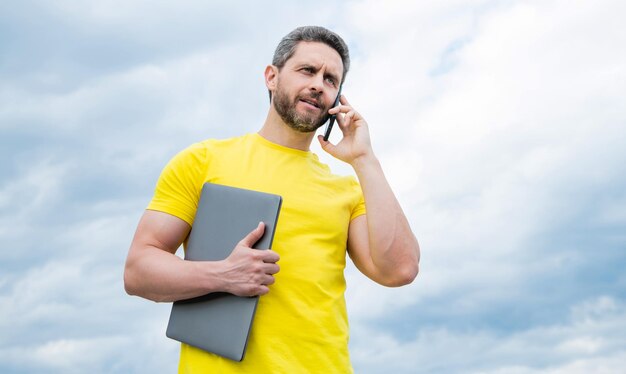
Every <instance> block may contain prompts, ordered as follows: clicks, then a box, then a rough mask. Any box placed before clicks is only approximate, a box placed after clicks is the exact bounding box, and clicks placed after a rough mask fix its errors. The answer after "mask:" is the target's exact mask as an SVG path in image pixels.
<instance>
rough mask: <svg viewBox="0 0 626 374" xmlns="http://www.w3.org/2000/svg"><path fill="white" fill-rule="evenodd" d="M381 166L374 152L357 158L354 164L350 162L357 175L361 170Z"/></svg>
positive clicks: (353, 161)
mask: <svg viewBox="0 0 626 374" xmlns="http://www.w3.org/2000/svg"><path fill="white" fill-rule="evenodd" d="M379 164H380V163H379V161H378V159H377V158H376V155H374V152H370V153H366V154H364V155H361V156H359V157H356V158H354V159H353V160H352V162H350V165H351V166H352V168H353V169H354V170H355V171H356V172H357V173H358V171H359V170H362V169H364V168H367V167H371V166H372V165H379Z"/></svg>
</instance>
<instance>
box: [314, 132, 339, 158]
mask: <svg viewBox="0 0 626 374" xmlns="http://www.w3.org/2000/svg"><path fill="white" fill-rule="evenodd" d="M317 140H319V142H320V145H321V146H322V149H323V150H324V151H326V153H328V154H330V155H335V145H334V144H333V143H331V142H329V141H326V140H324V136H322V135H318V136H317Z"/></svg>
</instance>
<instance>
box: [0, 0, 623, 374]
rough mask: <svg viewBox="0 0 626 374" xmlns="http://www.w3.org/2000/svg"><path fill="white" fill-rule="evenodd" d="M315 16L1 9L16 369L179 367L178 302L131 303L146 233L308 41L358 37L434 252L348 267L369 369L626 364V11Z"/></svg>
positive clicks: (366, 107)
mask: <svg viewBox="0 0 626 374" xmlns="http://www.w3.org/2000/svg"><path fill="white" fill-rule="evenodd" d="M299 3H300V2H295V1H294V2H279V1H269V2H264V3H261V2H258V3H251V2H230V1H221V2H218V1H212V2H205V1H177V2H172V1H98V2H96V1H93V2H84V1H70V0H65V1H63V0H61V1H48V2H44V1H6V2H2V3H1V4H0V372H3V373H25V372H40V373H45V372H63V373H72V372H76V373H83V372H120V373H122V372H123V373H146V372H173V371H175V369H176V366H177V360H178V349H179V346H178V344H177V343H176V342H174V341H172V340H169V339H168V338H166V337H165V335H164V331H165V327H166V324H167V318H168V314H169V308H170V306H169V305H168V304H155V303H152V302H149V301H145V300H142V299H140V298H136V297H129V296H127V295H126V294H125V293H124V290H123V284H122V272H123V263H124V260H125V256H126V253H127V249H128V246H129V243H130V241H131V238H132V235H133V232H134V229H135V226H136V224H137V221H138V219H139V217H140V216H141V214H142V211H143V209H144V208H145V206H146V204H147V203H148V201H149V199H150V197H151V194H152V191H153V187H154V183H155V181H156V178H157V177H158V174H159V172H160V170H161V168H162V167H163V166H164V164H165V163H166V162H167V160H168V159H169V158H170V157H172V156H173V155H174V154H175V153H176V152H177V151H179V150H180V149H182V148H184V147H186V146H187V145H189V144H190V143H193V142H195V141H198V140H201V139H205V138H209V137H216V138H224V137H230V136H235V135H239V134H242V133H244V132H252V131H256V130H257V129H258V128H259V127H260V125H261V124H262V121H263V120H264V118H265V114H266V111H267V105H268V103H267V93H266V89H265V87H264V85H263V78H262V72H263V69H264V67H265V65H266V64H267V63H268V62H269V61H270V59H271V56H272V53H273V50H274V48H275V46H276V44H277V42H278V41H279V39H280V38H281V37H282V36H283V35H285V34H286V33H288V32H289V31H290V30H292V29H293V28H295V27H296V26H299V25H305V24H319V25H323V26H327V27H329V28H331V29H333V30H335V31H337V32H339V33H340V34H341V35H342V36H343V37H344V38H345V39H346V41H347V42H348V44H349V47H350V48H351V51H352V58H353V65H352V66H353V67H352V70H351V72H350V73H349V76H348V81H347V83H346V85H345V87H344V92H345V94H346V96H347V98H348V99H349V100H350V101H351V103H352V104H353V105H354V106H355V107H356V108H357V110H359V111H360V112H361V113H362V114H363V115H364V116H365V118H366V119H367V120H368V122H369V124H370V127H371V132H372V138H373V142H374V147H375V150H376V151H377V154H378V156H379V158H380V159H381V162H382V163H383V166H384V168H385V170H386V172H387V175H388V178H389V180H390V182H391V184H392V186H393V188H394V190H395V191H396V192H397V194H398V197H399V199H400V201H401V203H402V205H403V207H404V209H405V212H406V213H407V215H408V217H409V220H410V222H411V225H412V227H413V229H414V231H415V233H416V235H417V236H418V239H419V240H420V244H421V247H422V262H421V273H420V275H419V277H418V279H417V280H416V282H415V283H414V284H412V285H410V286H408V287H404V288H400V289H388V288H384V287H382V286H378V285H376V284H375V283H373V282H371V281H369V280H368V279H366V278H365V277H364V276H362V275H361V274H360V273H358V271H356V270H355V269H354V268H353V267H352V266H350V267H348V269H347V271H346V276H347V278H348V282H349V285H348V287H349V288H348V293H347V299H348V308H349V315H350V322H351V332H352V337H351V343H350V344H351V345H350V348H351V353H352V359H353V363H354V366H355V369H356V371H357V372H358V373H383V372H388V373H391V372H393V373H452V372H464V373H494V374H495V373H519V374H527V373H533V374H535V373H568V374H569V373H588V372H594V373H616V372H620V371H621V370H623V368H624V367H626V272H625V271H624V269H625V268H626V147H624V145H625V144H626V105H624V98H625V97H626V49H624V47H623V46H624V45H626V27H625V26H624V25H623V15H624V14H626V5H625V3H624V2H621V1H618V0H613V1H611V0H603V1H593V2H591V1H587V2H583V1H564V0H561V1H552V0H550V1H513V0H510V1H457V0H451V1H437V2H435V1H432V2H425V1H422V2H417V1H415V2H402V1H396V2H385V3H384V5H383V2H379V1H351V2H330V1H318V2H314V3H310V4H309V3H307V4H305V3H302V4H304V5H299ZM335 135H336V134H335ZM335 140H336V138H335ZM315 150H316V151H317V152H321V153H323V151H321V150H320V149H319V146H315ZM320 156H321V158H322V159H323V160H324V161H326V162H328V163H329V164H330V165H331V167H332V168H333V169H334V170H335V171H337V172H340V173H350V172H351V171H350V169H349V168H348V167H346V166H345V165H341V164H340V163H338V162H336V161H334V160H332V159H331V158H329V157H328V156H326V155H324V154H320Z"/></svg>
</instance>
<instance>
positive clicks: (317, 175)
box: [148, 134, 365, 374]
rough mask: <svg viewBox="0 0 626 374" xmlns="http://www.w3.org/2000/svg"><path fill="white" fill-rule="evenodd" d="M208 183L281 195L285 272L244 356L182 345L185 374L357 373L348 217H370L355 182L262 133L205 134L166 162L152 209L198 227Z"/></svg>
mask: <svg viewBox="0 0 626 374" xmlns="http://www.w3.org/2000/svg"><path fill="white" fill-rule="evenodd" d="M205 182H212V183H218V184H224V185H229V186H234V187H240V188H247V189H252V190H257V191H262V192H268V193H273V194H277V195H281V196H282V197H283V203H282V207H281V212H280V216H279V219H278V223H277V225H276V232H275V235H274V242H273V246H272V249H273V250H274V251H276V252H278V254H279V255H280V261H279V265H280V272H279V273H277V274H276V276H275V279H276V282H275V283H274V284H273V285H271V286H269V288H270V292H269V293H268V294H267V295H263V296H261V297H260V299H259V304H258V307H257V311H256V315H255V319H254V322H253V326H252V330H251V332H250V338H249V341H248V347H247V350H246V355H245V357H244V359H243V361H242V362H235V361H232V360H229V359H225V358H222V357H219V356H217V355H214V354H212V353H208V352H205V351H202V350H200V349H197V348H194V347H191V346H189V345H186V344H182V347H181V355H180V364H179V372H181V373H289V374H292V373H350V372H352V366H351V364H350V357H349V353H348V318H347V313H346V305H345V299H344V291H345V287H346V284H345V279H344V274H343V272H344V268H345V261H346V243H347V238H348V226H349V224H350V220H352V219H353V218H355V217H357V216H359V215H362V214H364V213H365V203H364V200H363V195H362V192H361V188H360V186H359V184H358V183H357V181H356V180H355V178H354V177H342V176H337V175H333V174H331V172H330V170H329V168H328V166H327V165H325V164H322V163H321V162H320V161H319V159H318V158H317V156H316V155H315V154H314V153H312V152H306V151H300V150H296V149H292V148H287V147H283V146H280V145H277V144H274V143H272V142H270V141H268V140H266V139H265V138H263V137H261V136H260V135H258V134H247V135H244V136H241V137H237V138H232V139H227V140H206V141H203V142H201V143H197V144H194V145H192V146H190V147H189V148H187V149H185V150H183V151H182V152H180V153H179V154H178V155H176V156H175V157H174V158H173V159H172V160H171V161H170V162H169V164H168V165H167V166H166V167H165V169H164V170H163V172H162V174H161V177H160V178H159V181H158V183H157V187H156V191H155V195H154V198H153V200H152V201H151V202H150V204H149V206H148V209H151V210H158V211H163V212H166V213H169V214H172V215H175V216H177V217H179V218H181V219H183V220H185V221H186V222H187V223H189V224H190V225H192V224H193V218H194V215H195V212H196V207H197V204H198V200H199V198H200V191H201V188H202V185H203V184H204V183H205ZM252 229H253V227H251V228H250V230H252Z"/></svg>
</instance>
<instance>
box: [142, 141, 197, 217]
mask: <svg viewBox="0 0 626 374" xmlns="http://www.w3.org/2000/svg"><path fill="white" fill-rule="evenodd" d="M207 165H208V155H207V148H206V145H204V144H203V143H197V144H193V145H191V146H189V147H188V148H186V149H184V150H183V151H181V152H180V153H178V154H177V155H176V156H174V157H173V158H172V159H171V160H170V161H169V162H168V164H167V165H166V166H165V168H164V169H163V171H162V172H161V176H160V177H159V180H158V181H157V184H156V188H155V190H154V196H153V198H152V201H150V204H148V207H147V209H149V210H157V211H160V212H165V213H168V214H171V215H173V216H176V217H178V218H180V219H182V220H184V221H185V222H187V223H188V224H189V225H193V220H194V217H195V215H196V210H197V208H198V201H199V200H200V192H201V190H202V184H203V183H204V180H205V177H206V170H207Z"/></svg>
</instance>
